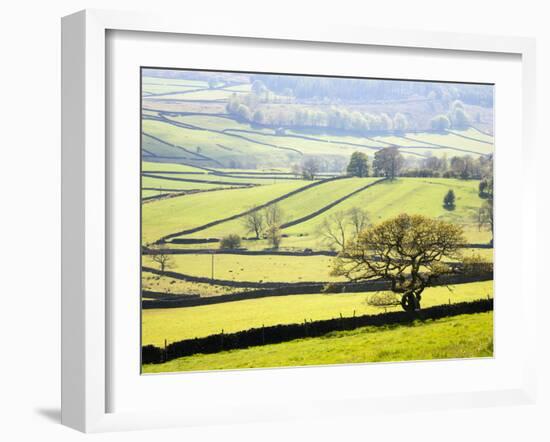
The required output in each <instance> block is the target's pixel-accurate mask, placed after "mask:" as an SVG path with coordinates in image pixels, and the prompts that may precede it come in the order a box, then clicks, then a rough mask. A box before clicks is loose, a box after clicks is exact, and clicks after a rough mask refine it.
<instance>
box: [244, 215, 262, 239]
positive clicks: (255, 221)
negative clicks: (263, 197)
mask: <svg viewBox="0 0 550 442" xmlns="http://www.w3.org/2000/svg"><path fill="white" fill-rule="evenodd" d="M264 222H265V217H264V214H263V213H262V211H260V210H258V209H257V208H256V207H251V208H250V211H249V212H248V213H247V214H246V215H245V216H244V217H243V225H244V228H245V229H246V231H247V233H254V235H256V239H260V235H261V234H262V231H263V229H264Z"/></svg>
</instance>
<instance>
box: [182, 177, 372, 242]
mask: <svg viewBox="0 0 550 442" xmlns="http://www.w3.org/2000/svg"><path fill="white" fill-rule="evenodd" d="M377 179H379V178H346V179H340V180H335V181H328V182H325V183H322V184H319V185H318V186H314V187H312V188H310V189H307V190H305V191H304V192H301V193H298V194H296V195H294V196H291V197H290V198H287V199H285V200H283V201H281V202H280V203H278V205H279V207H280V208H281V210H282V213H283V220H284V222H289V221H292V220H296V219H299V218H301V217H304V216H306V215H309V214H311V213H313V212H315V211H317V210H319V209H321V208H323V207H324V206H326V205H328V204H330V203H332V202H333V201H334V200H336V199H339V198H342V197H344V196H346V195H348V194H350V193H352V192H354V191H356V190H358V189H360V188H361V187H363V186H366V185H368V184H370V183H372V182H374V181H376V180H377ZM364 192H368V190H365V191H364ZM336 207H338V205H337V206H336ZM320 216H322V215H320ZM228 233H237V234H238V235H240V236H245V237H246V236H250V235H251V233H249V232H248V233H247V232H246V229H245V227H244V225H243V219H242V218H241V219H236V220H233V221H229V222H227V223H223V224H218V225H217V226H213V227H211V228H209V229H206V230H203V231H200V232H196V233H194V234H193V235H190V237H195V238H206V237H212V238H220V237H222V236H225V235H227V234H228ZM284 242H285V241H284V240H283V245H284Z"/></svg>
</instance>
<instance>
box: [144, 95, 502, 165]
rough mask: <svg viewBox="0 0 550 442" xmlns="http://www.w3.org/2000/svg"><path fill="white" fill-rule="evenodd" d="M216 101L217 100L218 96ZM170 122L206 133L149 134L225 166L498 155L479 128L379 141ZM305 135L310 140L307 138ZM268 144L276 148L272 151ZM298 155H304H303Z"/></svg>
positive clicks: (147, 124) (162, 126)
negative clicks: (379, 155)
mask: <svg viewBox="0 0 550 442" xmlns="http://www.w3.org/2000/svg"><path fill="white" fill-rule="evenodd" d="M224 93H227V91H223V90H207V91H199V92H192V93H186V94H180V95H169V96H162V97H158V99H167V102H169V100H170V98H172V99H175V98H177V99H184V97H187V98H188V99H191V98H192V97H195V95H197V96H202V95H208V94H224ZM198 94H202V95H198ZM210 96H212V97H214V96H216V95H210ZM174 97H175V98H174ZM167 118H168V119H169V120H172V121H177V122H180V123H187V124H192V125H194V126H197V127H199V128H203V129H206V130H191V129H186V128H181V127H176V126H173V125H170V124H169V123H163V122H159V121H150V120H144V122H143V123H144V130H145V132H146V133H150V134H152V135H155V136H157V137H159V138H161V139H163V140H165V141H167V142H168V143H169V144H178V145H181V146H186V147H188V148H190V149H191V150H193V149H194V148H196V147H200V149H201V152H202V153H203V154H205V155H207V156H211V157H215V158H217V159H218V160H219V161H221V162H225V163H227V162H228V161H231V160H237V161H250V158H243V156H245V157H250V156H252V158H253V159H254V162H255V163H257V164H270V163H271V164H284V161H285V160H284V159H283V158H285V157H284V155H286V158H287V161H288V160H291V161H299V159H300V158H299V155H300V154H302V155H318V156H324V157H326V158H334V157H344V158H347V157H349V155H351V153H352V152H354V151H356V150H361V151H364V152H366V153H368V154H370V155H372V154H373V153H374V152H375V151H376V150H377V149H379V148H382V147H387V146H390V145H397V146H400V147H401V149H400V150H401V151H402V153H403V154H405V155H412V156H415V157H422V156H426V155H436V156H441V155H447V156H449V157H450V156H453V155H465V154H470V155H472V156H473V157H478V156H480V155H485V154H488V153H491V152H492V151H493V140H492V137H490V136H488V135H485V134H482V133H481V132H478V131H476V130H475V129H468V130H466V131H453V132H448V133H442V134H439V133H427V132H426V133H406V134H404V135H383V136H374V137H364V136H360V135H349V134H341V133H335V134H326V133H320V134H308V133H301V132H297V131H288V136H287V135H276V134H275V133H274V131H273V129H272V128H266V127H261V126H257V125H255V126H253V125H250V124H248V123H245V122H242V121H237V120H235V119H232V118H223V117H218V116H212V115H197V114H195V115H184V116H169V117H167ZM213 131H217V132H213ZM219 131H227V133H223V134H222V133H220V132H219ZM235 135H237V136H239V137H240V138H239V137H236V136H235ZM292 135H299V136H292ZM304 135H305V136H306V138H303V136H304ZM243 137H244V138H243ZM266 144H270V145H272V146H266ZM220 146H223V147H220ZM274 146H276V147H274ZM293 151H298V152H299V154H297V153H295V152H293ZM282 155H283V156H282Z"/></svg>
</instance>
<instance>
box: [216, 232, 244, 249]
mask: <svg viewBox="0 0 550 442" xmlns="http://www.w3.org/2000/svg"><path fill="white" fill-rule="evenodd" d="M239 247H241V238H240V236H239V235H236V234H234V233H232V234H230V235H227V236H224V237H223V238H222V240H221V241H220V249H225V250H232V249H238V248H239Z"/></svg>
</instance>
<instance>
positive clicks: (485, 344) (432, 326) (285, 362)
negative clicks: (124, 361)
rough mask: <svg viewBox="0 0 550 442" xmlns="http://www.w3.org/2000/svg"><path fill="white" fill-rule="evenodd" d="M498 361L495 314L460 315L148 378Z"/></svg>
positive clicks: (253, 351)
mask: <svg viewBox="0 0 550 442" xmlns="http://www.w3.org/2000/svg"><path fill="white" fill-rule="evenodd" d="M492 356H493V313H492V312H490V313H478V314H474V315H462V316H455V317H453V318H444V319H439V320H436V321H429V322H415V323H414V324H413V325H411V326H407V327H391V326H388V327H380V328H375V327H364V328H360V329H357V330H352V331H342V332H333V333H330V334H328V335H327V336H323V337H320V338H309V339H299V340H295V341H290V342H285V343H281V344H273V345H265V346H261V347H252V348H248V349H244V350H232V351H225V352H221V353H216V354H210V355H200V354H199V355H194V356H190V357H186V358H180V359H174V360H173V361H170V362H167V363H164V364H150V365H144V366H143V371H144V372H145V373H161V372H177V371H199V370H227V369H238V368H262V367H263V368H266V367H283V366H300V365H326V364H350V363H362V362H391V361H414V360H428V359H447V358H480V357H492Z"/></svg>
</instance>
